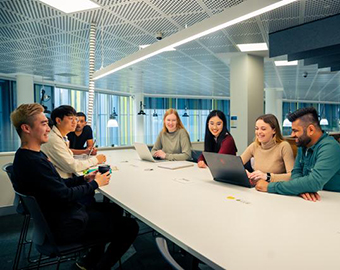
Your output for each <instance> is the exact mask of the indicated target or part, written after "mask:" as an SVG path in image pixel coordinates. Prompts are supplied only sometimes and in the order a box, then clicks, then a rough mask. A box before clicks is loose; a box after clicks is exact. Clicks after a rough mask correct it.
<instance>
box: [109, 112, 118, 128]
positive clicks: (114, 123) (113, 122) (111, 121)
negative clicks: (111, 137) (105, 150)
mask: <svg viewBox="0 0 340 270" xmlns="http://www.w3.org/2000/svg"><path fill="white" fill-rule="evenodd" d="M117 116H118V115H117V113H116V108H115V107H113V113H112V114H111V115H110V119H109V121H108V122H107V127H118V122H117V119H116V117H117Z"/></svg>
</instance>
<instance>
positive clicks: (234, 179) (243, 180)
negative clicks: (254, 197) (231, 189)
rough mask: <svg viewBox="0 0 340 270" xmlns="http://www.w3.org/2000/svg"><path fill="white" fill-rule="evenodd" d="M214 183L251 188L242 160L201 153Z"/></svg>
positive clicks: (230, 156) (222, 155) (224, 155)
mask: <svg viewBox="0 0 340 270" xmlns="http://www.w3.org/2000/svg"><path fill="white" fill-rule="evenodd" d="M203 155H204V158H205V160H206V162H207V164H208V166H209V169H210V172H211V174H212V176H213V177H214V180H215V181H218V182H224V183H229V184H233V185H238V186H242V187H248V188H251V187H252V185H251V184H250V182H249V179H248V176H247V173H246V171H245V169H244V167H243V163H242V159H241V157H238V156H233V155H226V154H217V153H210V152H203Z"/></svg>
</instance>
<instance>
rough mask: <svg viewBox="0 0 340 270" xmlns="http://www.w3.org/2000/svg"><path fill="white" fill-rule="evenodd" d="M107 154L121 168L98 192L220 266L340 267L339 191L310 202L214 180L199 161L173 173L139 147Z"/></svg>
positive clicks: (327, 269)
mask: <svg viewBox="0 0 340 270" xmlns="http://www.w3.org/2000/svg"><path fill="white" fill-rule="evenodd" d="M102 153H104V154H106V155H107V158H108V163H109V164H111V166H117V167H118V171H113V173H112V177H111V182H110V184H109V185H108V186H105V187H102V188H101V189H100V191H101V192H102V193H103V194H105V196H107V197H109V198H110V199H111V200H113V201H114V202H116V203H117V204H119V205H120V206H122V207H123V208H124V209H125V210H127V211H128V212H130V213H131V214H133V215H134V216H136V217H137V218H138V219H140V220H141V221H143V222H145V223H146V224H147V225H149V226H150V227H152V228H153V229H155V230H156V231H158V232H159V233H161V234H163V235H164V236H165V237H167V238H168V239H170V240H171V241H173V242H174V243H176V244H177V245H179V246H180V247H182V248H183V249H185V250H187V251H188V252H189V253H191V254H192V255H194V256H196V257H197V258H199V259H200V260H202V261H204V262H205V263H206V264H208V265H209V266H211V267H213V268H215V269H228V270H238V269H240V270H247V269H253V270H255V269H259V270H267V269H268V270H272V269H277V270H280V269H284V270H288V269H289V270H293V269H308V270H312V269H315V270H316V269H318V270H320V269H325V270H333V269H334V270H339V269H340V193H334V192H325V191H322V192H320V195H321V197H322V200H321V201H320V202H309V201H305V200H303V199H301V198H299V197H295V196H293V197H290V196H281V195H274V194H268V193H261V192H258V191H256V190H255V189H248V188H243V187H238V186H234V185H229V184H224V183H218V182H215V181H214V180H213V179H212V176H211V174H210V171H209V170H208V169H199V168H198V167H197V166H196V164H195V166H194V167H190V168H183V169H179V170H174V171H171V170H167V169H161V168H158V167H157V163H150V162H145V161H141V160H139V158H138V155H137V153H136V152H135V150H118V151H105V152H102ZM150 169H152V170H150ZM233 198H235V199H233Z"/></svg>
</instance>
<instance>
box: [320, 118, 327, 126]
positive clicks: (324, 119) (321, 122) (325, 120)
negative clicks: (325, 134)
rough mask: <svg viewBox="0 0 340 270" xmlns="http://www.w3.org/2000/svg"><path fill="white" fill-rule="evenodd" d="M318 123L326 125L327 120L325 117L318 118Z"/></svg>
mask: <svg viewBox="0 0 340 270" xmlns="http://www.w3.org/2000/svg"><path fill="white" fill-rule="evenodd" d="M320 125H321V126H328V120H327V118H322V119H321V120H320Z"/></svg>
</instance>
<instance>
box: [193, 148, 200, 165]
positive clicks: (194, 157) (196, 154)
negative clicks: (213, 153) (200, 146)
mask: <svg viewBox="0 0 340 270" xmlns="http://www.w3.org/2000/svg"><path fill="white" fill-rule="evenodd" d="M201 154H202V151H201V150H194V149H192V150H191V157H192V161H193V162H196V163H197V162H198V158H199V157H200V155H201Z"/></svg>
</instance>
